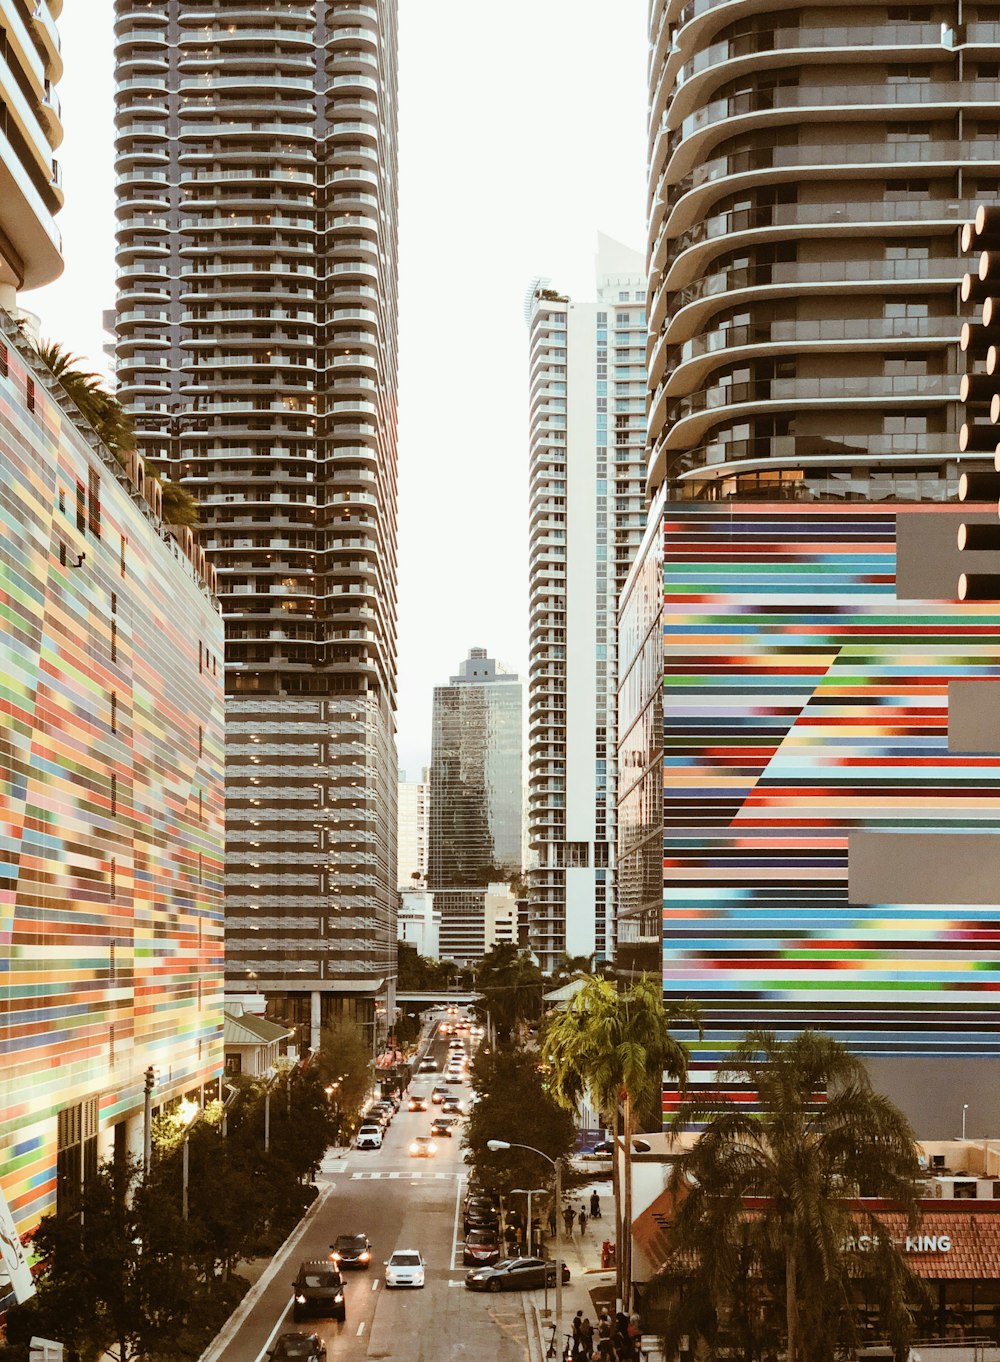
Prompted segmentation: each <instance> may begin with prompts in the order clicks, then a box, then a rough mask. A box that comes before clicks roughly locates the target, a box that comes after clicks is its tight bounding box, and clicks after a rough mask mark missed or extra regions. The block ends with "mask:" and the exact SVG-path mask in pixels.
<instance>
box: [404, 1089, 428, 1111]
mask: <svg viewBox="0 0 1000 1362" xmlns="http://www.w3.org/2000/svg"><path fill="white" fill-rule="evenodd" d="M406 1106H407V1110H408V1111H426V1110H427V1094H426V1093H423V1092H415V1093H413V1094H412V1095H411V1096H410V1100H409V1102H408V1103H407V1104H406Z"/></svg>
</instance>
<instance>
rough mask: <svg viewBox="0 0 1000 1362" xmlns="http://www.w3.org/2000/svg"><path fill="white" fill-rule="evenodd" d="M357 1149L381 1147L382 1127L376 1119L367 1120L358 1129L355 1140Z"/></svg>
mask: <svg viewBox="0 0 1000 1362" xmlns="http://www.w3.org/2000/svg"><path fill="white" fill-rule="evenodd" d="M354 1148H355V1149H381V1148H382V1127H381V1126H380V1125H378V1124H377V1123H376V1122H374V1121H367V1122H365V1124H364V1125H363V1126H362V1127H361V1129H360V1130H359V1131H358V1136H357V1139H356V1140H355V1141H354Z"/></svg>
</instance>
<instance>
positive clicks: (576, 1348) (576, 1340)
mask: <svg viewBox="0 0 1000 1362" xmlns="http://www.w3.org/2000/svg"><path fill="white" fill-rule="evenodd" d="M582 1323H583V1311H582V1310H577V1312H576V1314H575V1315H574V1316H573V1323H572V1325H571V1326H570V1327H571V1329H572V1331H573V1350H572V1353H571V1356H573V1357H579V1356H580V1353H581V1351H582V1349H583V1337H582V1335H581V1333H580V1326H581V1324H582Z"/></svg>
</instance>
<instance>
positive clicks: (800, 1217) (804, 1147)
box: [663, 1031, 920, 1362]
mask: <svg viewBox="0 0 1000 1362" xmlns="http://www.w3.org/2000/svg"><path fill="white" fill-rule="evenodd" d="M734 1089H736V1090H741V1091H743V1092H747V1091H749V1092H753V1093H755V1094H756V1096H757V1101H758V1103H759V1109H758V1110H756V1111H748V1110H747V1109H746V1106H745V1104H741V1103H738V1102H737V1101H734V1100H733V1099H732V1097H731V1095H730V1094H731V1093H732V1092H733V1091H734ZM686 1123H687V1124H696V1125H698V1126H702V1127H703V1130H702V1133H701V1134H700V1135H699V1137H698V1140H697V1142H696V1143H695V1145H694V1146H693V1148H692V1149H691V1150H690V1151H689V1152H687V1153H684V1154H681V1155H679V1156H678V1158H677V1160H676V1162H675V1164H674V1167H673V1171H672V1179H671V1187H672V1190H673V1192H674V1196H675V1217H674V1223H673V1230H672V1244H673V1247H674V1249H675V1253H676V1261H675V1263H674V1264H673V1267H672V1268H671V1269H669V1270H668V1272H667V1274H666V1275H665V1278H664V1281H663V1286H664V1287H666V1288H667V1290H666V1294H667V1297H668V1300H669V1302H670V1312H669V1318H670V1328H669V1330H668V1342H669V1341H670V1340H673V1342H674V1343H676V1342H677V1340H678V1339H679V1338H680V1336H681V1334H683V1333H687V1334H689V1335H693V1336H694V1337H698V1338H701V1339H702V1340H703V1341H705V1342H706V1343H708V1342H710V1341H711V1338H712V1334H713V1333H716V1334H718V1333H719V1331H720V1330H725V1331H728V1332H729V1334H730V1335H731V1336H733V1337H735V1338H737V1339H738V1340H739V1343H740V1346H741V1348H742V1350H743V1356H744V1357H745V1358H747V1359H751V1358H754V1357H758V1356H762V1355H764V1354H763V1352H762V1349H764V1348H765V1347H773V1346H774V1345H775V1340H774V1338H773V1332H774V1327H775V1319H774V1316H775V1314H777V1316H778V1320H777V1323H778V1324H779V1325H780V1326H783V1330H782V1332H783V1334H784V1340H783V1341H784V1347H785V1355H786V1358H787V1362H832V1359H833V1358H834V1357H839V1356H841V1355H842V1350H843V1349H847V1350H848V1351H849V1350H850V1349H851V1348H853V1347H854V1346H855V1345H856V1343H857V1312H856V1308H855V1303H854V1302H855V1294H856V1287H857V1285H858V1283H859V1282H863V1283H864V1285H865V1288H866V1294H867V1296H868V1298H869V1300H871V1301H873V1302H875V1304H876V1305H877V1307H878V1311H879V1315H880V1320H881V1327H882V1328H883V1330H884V1331H885V1333H886V1334H887V1335H888V1337H889V1338H890V1340H891V1342H892V1345H893V1347H894V1349H895V1352H896V1355H897V1357H903V1356H905V1355H906V1351H907V1348H908V1345H909V1342H910V1341H911V1339H912V1337H913V1332H914V1323H913V1305H914V1302H915V1301H917V1300H918V1299H919V1295H920V1288H919V1283H918V1282H917V1279H916V1278H915V1277H914V1276H913V1275H912V1273H911V1272H910V1271H909V1269H908V1268H907V1266H906V1264H905V1262H904V1260H903V1258H902V1256H901V1254H900V1252H899V1250H898V1248H897V1246H896V1245H895V1243H894V1242H893V1235H892V1233H891V1231H890V1229H889V1228H888V1227H887V1225H886V1224H885V1222H884V1220H883V1218H882V1213H881V1212H880V1211H879V1209H878V1207H879V1205H880V1204H884V1203H886V1202H888V1203H890V1204H891V1205H892V1206H894V1207H895V1208H897V1210H901V1211H902V1212H903V1213H904V1214H905V1215H906V1216H907V1218H908V1222H909V1224H910V1225H911V1227H912V1226H913V1225H915V1224H916V1220H917V1210H918V1208H917V1179H918V1176H919V1168H918V1164H917V1155H916V1147H915V1144H914V1136H913V1132H912V1130H911V1129H910V1127H909V1125H908V1123H907V1121H906V1118H905V1117H904V1116H903V1115H902V1113H901V1112H900V1111H899V1110H898V1109H897V1108H896V1107H895V1106H893V1104H892V1103H891V1102H890V1101H889V1100H888V1099H887V1098H886V1097H884V1096H882V1095H881V1094H879V1093H877V1092H875V1091H874V1090H873V1088H872V1086H871V1081H870V1079H869V1077H868V1073H867V1071H866V1070H865V1067H864V1065H863V1063H862V1062H861V1060H859V1059H858V1058H857V1057H856V1056H855V1055H853V1054H851V1053H850V1051H849V1050H847V1049H846V1048H845V1047H844V1046H843V1045H840V1044H839V1043H838V1042H836V1041H834V1040H832V1039H831V1038H830V1037H828V1036H824V1035H822V1034H820V1033H818V1032H815V1031H805V1032H803V1033H802V1034H801V1035H799V1036H797V1037H794V1038H793V1039H791V1040H780V1039H779V1038H778V1037H776V1036H775V1035H774V1034H772V1033H771V1032H765V1031H756V1032H751V1033H750V1034H749V1035H748V1036H747V1038H746V1040H745V1041H744V1042H743V1043H742V1044H741V1045H740V1046H738V1047H737V1048H736V1050H735V1051H734V1052H733V1054H732V1056H731V1057H730V1060H729V1062H728V1063H727V1065H726V1068H725V1069H724V1070H723V1071H721V1072H720V1074H719V1080H718V1095H717V1096H715V1097H713V1098H712V1099H711V1100H705V1099H703V1100H701V1101H698V1102H690V1103H686V1104H685V1105H684V1106H683V1107H682V1108H681V1110H680V1111H679V1113H678V1116H677V1118H676V1124H677V1126H678V1127H679V1126H681V1125H683V1124H686ZM748 1198H753V1199H754V1201H753V1210H752V1211H750V1210H748V1201H747V1199H748ZM861 1199H865V1200H861ZM861 1236H866V1238H865V1241H864V1242H865V1243H866V1245H868V1248H867V1250H866V1251H865V1252H864V1253H863V1254H861V1253H859V1252H857V1251H853V1245H854V1244H856V1243H857V1242H858V1240H859V1238H860V1237H861ZM685 1260H686V1262H687V1265H688V1269H689V1270H688V1271H687V1272H685V1271H684V1268H683V1264H684V1262H685ZM775 1302H777V1303H779V1305H780V1304H781V1303H782V1302H783V1309H781V1310H778V1311H775V1309H774V1303H775ZM769 1314H770V1316H771V1323H770V1326H769V1328H765V1327H764V1323H766V1317H767V1316H768V1315H769ZM699 1315H700V1316H701V1318H698V1316H699ZM781 1316H783V1318H781ZM755 1320H756V1321H757V1322H758V1325H760V1327H759V1328H758V1336H754V1333H753V1327H752V1326H753V1323H754V1321H755ZM762 1322H764V1323H762Z"/></svg>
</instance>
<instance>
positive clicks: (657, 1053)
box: [542, 975, 698, 1309]
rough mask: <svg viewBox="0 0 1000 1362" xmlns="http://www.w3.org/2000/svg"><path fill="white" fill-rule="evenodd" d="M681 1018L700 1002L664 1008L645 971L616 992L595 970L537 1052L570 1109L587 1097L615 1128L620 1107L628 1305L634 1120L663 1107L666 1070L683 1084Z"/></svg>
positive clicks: (621, 1233) (621, 1254) (622, 1246)
mask: <svg viewBox="0 0 1000 1362" xmlns="http://www.w3.org/2000/svg"><path fill="white" fill-rule="evenodd" d="M681 1018H687V1019H688V1020H689V1021H691V1022H693V1023H694V1024H696V1025H697V1022H698V1019H697V1009H696V1008H695V1006H694V1004H692V1003H682V1004H679V1005H678V1006H677V1007H674V1008H669V1009H668V1008H666V1007H665V1006H664V1003H663V988H662V985H661V983H660V981H659V980H658V979H653V978H650V977H648V976H646V975H644V976H643V977H642V978H641V979H639V980H638V981H637V982H636V983H634V984H633V985H632V986H631V987H630V988H627V989H625V990H623V991H621V992H619V991H618V990H617V989H616V988H615V986H614V984H613V983H611V982H610V981H609V980H607V979H602V978H599V977H597V976H593V977H591V978H589V979H588V980H587V982H586V983H585V984H584V986H583V988H581V989H580V991H579V993H577V994H576V996H575V997H574V998H572V999H571V1000H570V1002H569V1003H568V1004H567V1005H566V1007H565V1009H564V1010H563V1011H561V1012H559V1013H557V1014H556V1015H555V1016H553V1017H552V1018H550V1020H549V1022H548V1024H547V1026H546V1028H545V1032H544V1036H543V1040H542V1054H543V1056H544V1058H545V1060H546V1062H547V1063H548V1064H549V1065H550V1067H551V1070H552V1089H553V1092H554V1094H555V1096H556V1097H557V1098H558V1100H559V1101H561V1102H562V1103H563V1104H564V1105H565V1106H566V1107H567V1108H568V1109H569V1110H570V1111H573V1112H575V1111H576V1110H577V1109H578V1108H579V1106H580V1103H581V1101H582V1100H583V1098H584V1097H587V1096H589V1097H590V1098H591V1100H593V1101H594V1102H595V1103H596V1105H597V1106H598V1108H599V1109H600V1111H601V1112H602V1113H603V1114H604V1118H605V1121H606V1122H607V1124H608V1125H609V1126H610V1127H611V1128H612V1129H613V1130H615V1131H617V1129H618V1109H619V1107H621V1109H622V1129H623V1134H624V1143H625V1157H624V1159H623V1172H624V1177H623V1182H624V1195H623V1197H622V1198H621V1199H619V1197H618V1195H617V1192H618V1187H617V1167H618V1160H617V1158H616V1159H615V1179H616V1180H615V1207H616V1221H617V1224H616V1236H617V1244H618V1254H617V1259H616V1270H617V1273H618V1277H619V1294H620V1295H621V1296H622V1297H623V1299H624V1300H625V1301H626V1304H627V1306H628V1308H629V1309H631V1295H632V1263H631V1244H632V1233H631V1230H632V1159H631V1150H632V1139H633V1136H634V1135H635V1133H636V1130H637V1121H638V1120H639V1119H640V1118H641V1117H644V1116H646V1115H647V1114H648V1113H651V1112H652V1111H654V1110H659V1109H660V1104H661V1093H662V1087H663V1077H664V1075H665V1074H666V1075H668V1076H669V1077H670V1078H671V1079H673V1080H674V1081H675V1082H676V1083H678V1084H679V1085H680V1086H681V1087H682V1088H683V1086H684V1084H685V1083H686V1080H687V1070H688V1051H687V1047H686V1046H685V1045H683V1044H682V1043H681V1042H680V1041H679V1040H677V1039H676V1037H675V1036H673V1035H672V1034H671V1031H670V1027H671V1024H672V1023H674V1022H676V1021H678V1020H680V1019H681ZM619 1200H620V1202H621V1208H620V1214H619V1213H618V1208H619Z"/></svg>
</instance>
